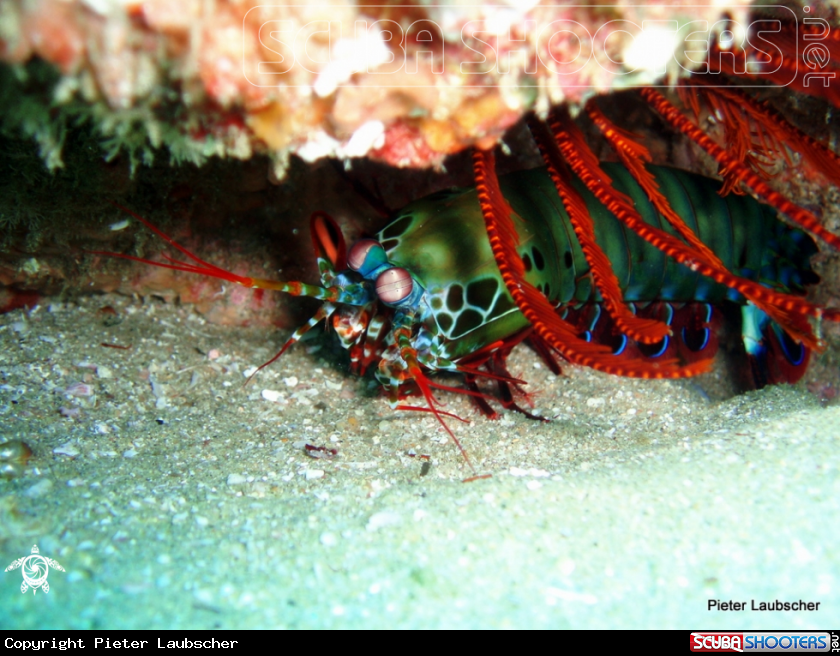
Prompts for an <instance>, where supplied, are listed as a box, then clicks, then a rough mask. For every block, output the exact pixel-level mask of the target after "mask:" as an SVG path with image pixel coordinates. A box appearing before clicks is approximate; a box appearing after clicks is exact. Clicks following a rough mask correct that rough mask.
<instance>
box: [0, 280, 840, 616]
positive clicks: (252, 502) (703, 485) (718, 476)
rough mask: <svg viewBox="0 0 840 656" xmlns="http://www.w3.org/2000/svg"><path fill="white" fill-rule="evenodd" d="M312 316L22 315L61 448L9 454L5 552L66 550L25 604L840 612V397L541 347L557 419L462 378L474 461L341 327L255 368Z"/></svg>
mask: <svg viewBox="0 0 840 656" xmlns="http://www.w3.org/2000/svg"><path fill="white" fill-rule="evenodd" d="M104 306H112V307H113V308H114V309H115V310H116V313H117V314H116V315H114V314H111V313H110V312H102V311H101V309H102V308H103V307H104ZM109 324H111V325H109ZM285 335H286V334H285V333H281V332H267V331H265V330H256V329H230V328H220V327H217V326H212V325H208V324H205V323H204V321H203V319H201V318H200V317H199V316H198V315H196V314H194V313H193V312H192V311H191V310H190V309H189V308H186V307H176V306H174V305H167V304H164V303H162V302H159V301H155V300H154V299H151V300H147V301H146V302H145V303H141V302H139V301H138V300H135V299H129V298H123V297H117V296H96V297H88V298H82V299H81V300H80V301H78V302H74V303H61V302H58V301H56V302H54V303H53V304H52V305H50V306H43V307H41V308H39V309H37V310H35V311H33V312H31V313H29V314H28V315H27V314H26V313H24V312H23V311H16V312H13V313H10V314H7V315H5V316H2V317H0V376H2V380H0V440H2V439H5V440H23V441H25V442H26V443H27V444H29V445H30V446H31V447H32V449H33V451H34V455H33V457H32V458H31V460H30V461H29V463H28V464H27V465H26V467H25V468H24V469H23V474H22V475H21V476H18V477H15V478H6V479H2V478H0V560H2V561H4V566H5V564H8V563H9V562H11V561H13V560H15V559H16V558H19V557H21V556H24V555H27V554H29V552H30V549H31V546H32V544H34V543H37V544H38V546H39V547H40V549H41V553H42V554H44V555H47V556H50V557H52V558H55V559H56V560H57V561H58V562H59V563H60V564H61V565H62V566H63V567H64V568H65V569H66V572H58V571H54V570H53V571H51V572H50V576H49V583H50V591H49V593H48V594H44V593H43V592H42V591H40V592H38V593H37V594H35V595H33V594H32V593H31V592H29V593H27V594H21V592H20V583H21V580H22V579H21V573H20V570H16V571H14V572H8V573H0V577H2V578H0V582H2V584H1V585H0V608H2V611H1V612H0V627H2V628H100V629H102V628H258V627H265V628H279V627H287V628H303V627H348V628H359V627H381V628H396V627H400V628H425V627H459V628H465V627H482V626H484V627H552V628H565V627H572V628H595V627H621V628H643V627H671V628H674V627H681V628H685V629H711V628H731V627H739V628H766V629H772V628H829V627H837V626H838V625H839V624H840V548H838V544H840V504H838V498H840V477H839V476H838V465H840V458H838V452H839V450H838V447H840V406H838V405H836V404H835V405H831V404H829V405H828V406H827V407H821V405H820V403H819V402H818V400H817V399H816V397H815V396H813V395H812V394H810V393H808V392H807V391H806V390H805V389H804V387H802V386H793V387H788V386H785V387H776V388H771V389H766V390H764V391H762V392H759V393H750V394H746V395H742V396H736V397H732V398H728V399H726V400H717V401H716V400H713V399H715V398H718V396H716V394H717V393H716V392H710V390H714V389H717V388H718V387H720V385H721V384H723V385H724V387H725V383H726V381H725V380H724V379H725V377H726V374H725V372H718V373H715V374H710V375H707V376H706V377H704V378H702V379H699V380H693V381H677V382H667V381H654V382H649V381H633V380H621V379H617V378H613V377H609V376H605V375H601V374H597V373H594V372H591V371H587V370H582V369H578V368H575V367H567V368H566V375H565V376H563V377H559V378H556V377H554V376H552V375H551V374H550V373H549V372H548V371H547V369H546V368H545V366H540V365H539V363H538V359H537V357H536V356H535V355H534V354H533V353H532V352H531V351H530V350H528V349H526V348H522V347H520V348H519V349H517V350H516V351H515V352H514V354H513V357H512V358H511V370H512V371H513V372H514V374H516V375H521V376H522V377H524V378H526V379H527V380H528V381H529V383H530V385H529V389H531V390H532V391H533V393H534V396H533V401H534V404H535V407H536V408H537V410H538V411H541V412H542V413H543V414H544V415H545V416H551V417H554V420H553V421H552V422H550V423H541V422H534V421H529V420H527V419H525V418H524V417H522V416H520V415H516V414H506V415H505V416H504V417H503V418H502V419H501V420H499V421H489V420H487V419H484V418H483V417H481V416H479V415H478V414H477V412H476V411H475V410H474V409H473V408H472V407H471V405H470V402H469V401H468V400H467V399H466V398H463V397H460V396H459V397H455V396H453V395H452V394H447V393H441V394H440V398H441V400H443V401H444V402H445V403H446V404H447V406H446V409H447V410H449V411H452V412H456V413H458V414H459V415H461V416H463V417H466V418H470V419H472V420H473V421H472V423H470V424H461V423H459V422H457V421H451V422H450V424H451V426H452V428H453V430H454V431H455V432H456V434H457V435H458V437H459V439H460V440H461V441H462V443H463V446H464V448H465V449H466V451H467V452H468V454H469V458H470V460H471V462H472V464H473V466H474V467H475V472H476V473H478V474H492V477H491V478H488V479H480V480H476V481H474V482H470V483H464V482H462V479H464V478H466V477H469V476H472V475H473V472H472V471H471V470H470V469H469V466H468V465H467V463H466V462H465V460H464V458H463V457H462V455H461V454H460V453H459V452H458V451H457V449H456V448H455V447H454V445H453V444H452V443H451V441H449V440H448V439H446V435H445V434H444V433H443V431H442V429H441V428H440V426H439V425H438V424H437V422H436V421H435V419H434V418H432V417H430V416H427V415H421V414H419V413H406V412H394V411H392V410H390V409H389V407H388V405H387V403H386V401H385V399H384V398H382V397H381V396H379V395H378V393H377V392H376V389H375V386H374V385H373V384H372V383H371V381H368V380H363V379H359V378H353V377H350V376H348V375H346V374H345V373H344V368H343V364H342V361H341V359H340V357H336V355H335V353H336V349H335V348H333V347H332V346H331V344H330V342H329V341H326V340H324V339H316V340H315V341H311V342H308V343H306V344H304V345H300V346H298V347H297V348H295V349H292V351H291V352H289V353H288V354H286V355H285V356H284V357H283V358H282V360H281V361H280V362H278V363H276V364H274V365H272V366H271V367H270V368H269V369H268V370H266V371H264V372H262V373H260V374H259V375H258V376H257V378H256V379H255V380H254V381H253V382H252V383H251V384H250V385H248V386H247V387H244V386H243V383H244V381H245V372H247V371H248V370H249V369H251V368H252V367H254V366H255V365H259V364H261V363H262V362H264V361H265V360H267V359H268V358H269V357H270V356H271V355H273V353H274V352H275V350H276V349H277V347H278V346H279V345H280V344H282V341H283V339H284V337H285ZM102 343H108V344H117V345H122V346H128V345H130V346H131V348H130V349H127V350H122V349H115V348H107V347H103V346H102ZM449 382H451V383H456V382H457V379H456V378H453V379H451V380H450V381H449ZM75 383H85V384H86V385H89V388H85V387H83V386H79V385H75ZM68 390H69V391H71V392H73V391H75V392H76V394H79V393H81V394H84V393H86V392H90V395H88V396H85V395H82V396H73V395H68V394H67V392H68ZM264 390H268V391H267V392H265V391H264ZM266 397H267V398H266ZM835 403H836V402H835ZM305 444H310V445H313V446H325V447H329V448H334V449H337V455H335V456H334V457H330V458H313V457H311V456H310V455H308V454H307V450H306V448H305V446H304V445H305ZM312 453H316V454H318V455H322V454H323V453H324V452H312ZM425 456H427V457H428V460H426V459H425V458H424V457H425ZM426 463H428V464H426ZM709 599H721V600H738V601H746V602H747V608H749V606H750V601H751V600H756V603H758V602H762V601H766V602H772V601H775V600H779V601H798V600H800V599H801V600H805V601H813V602H820V607H819V610H818V611H811V612H808V611H799V612H758V611H756V612H752V611H750V610H746V611H742V612H722V611H709V610H708V609H707V603H708V600H709Z"/></svg>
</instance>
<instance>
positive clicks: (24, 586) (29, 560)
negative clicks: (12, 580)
mask: <svg viewBox="0 0 840 656" xmlns="http://www.w3.org/2000/svg"><path fill="white" fill-rule="evenodd" d="M18 567H21V568H22V571H23V583H21V584H20V591H21V592H23V593H25V592H26V591H27V590H29V588H32V594H35V592H36V591H37V590H38V588H42V589H43V590H44V592H45V593H47V592H49V591H50V584H49V583H47V576H49V573H50V567H52V568H53V569H57V570H58V571H59V572H63V571H64V568H63V567H62V566H61V565H59V564H58V561H56V560H53V559H52V558H47V557H46V556H42V555H41V554H40V553H38V545H37V544H36V545H33V547H32V553H31V554H30V555H29V556H24V557H23V558H18V559H17V560H14V561H12V564H11V565H9V566H8V567H7V568H6V571H7V572H11V571H12V570H13V569H17V568H18Z"/></svg>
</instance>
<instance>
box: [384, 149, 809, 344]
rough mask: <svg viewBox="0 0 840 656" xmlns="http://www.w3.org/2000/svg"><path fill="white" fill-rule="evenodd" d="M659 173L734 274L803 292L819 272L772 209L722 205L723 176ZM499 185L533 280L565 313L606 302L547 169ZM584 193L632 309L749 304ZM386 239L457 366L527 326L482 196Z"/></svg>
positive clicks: (456, 198) (398, 226)
mask: <svg viewBox="0 0 840 656" xmlns="http://www.w3.org/2000/svg"><path fill="white" fill-rule="evenodd" d="M602 166H603V168H604V170H605V172H606V173H607V174H608V175H609V176H611V177H612V179H613V187H614V188H615V189H616V190H617V191H620V192H622V193H624V194H626V195H627V196H629V197H630V198H631V199H632V200H633V202H634V203H635V205H636V209H637V210H638V211H639V213H640V214H641V215H642V217H643V218H644V219H645V221H646V222H648V223H649V224H651V225H653V226H655V227H657V228H660V229H662V230H664V231H666V232H668V233H670V234H673V235H676V233H675V231H674V229H673V228H672V227H671V226H670V224H668V222H667V221H665V220H664V219H663V218H662V217H661V216H660V215H659V213H658V212H657V211H656V210H655V209H654V208H653V206H652V205H651V204H650V201H649V200H648V199H647V196H646V195H645V193H644V191H643V190H642V189H641V188H640V187H639V185H638V184H637V183H636V182H635V180H633V178H632V176H631V174H630V173H629V171H627V169H626V168H624V167H623V166H621V165H620V164H603V165H602ZM649 168H650V170H651V172H652V173H654V175H655V176H656V180H657V182H658V183H659V187H660V190H661V191H662V193H663V194H664V195H665V196H666V198H667V199H668V201H669V202H670V203H671V206H672V207H673V209H674V210H675V211H676V212H677V213H678V214H679V215H680V216H681V217H682V219H683V220H684V221H685V222H686V223H687V224H688V226H689V227H691V228H692V229H693V230H694V232H695V234H697V235H698V237H699V238H700V239H701V240H702V241H703V242H704V243H705V244H707V245H708V246H709V247H710V248H711V249H712V250H713V251H714V252H715V253H716V254H717V256H718V257H719V258H720V259H721V261H722V262H723V263H724V265H726V266H727V267H728V268H729V269H730V270H731V271H732V272H733V273H735V274H737V275H741V276H743V277H746V278H750V279H752V280H758V281H760V282H762V283H763V284H766V285H769V286H773V287H775V288H778V289H781V290H789V289H793V290H796V291H798V290H800V289H801V282H800V279H801V274H802V273H803V272H807V271H809V265H808V258H809V257H810V256H811V255H812V254H813V253H814V252H815V251H816V247H815V245H814V243H813V241H812V240H811V239H810V237H808V236H807V235H806V234H805V233H803V232H801V231H799V230H794V229H791V228H788V227H787V226H785V225H784V224H783V223H782V222H781V221H779V219H778V217H777V215H776V212H775V211H774V210H773V209H771V208H769V207H768V206H766V205H762V204H761V203H758V202H757V201H755V200H754V199H752V198H750V197H747V196H738V195H735V194H729V195H728V196H726V197H721V196H720V195H719V194H718V191H719V189H720V183H719V182H717V181H716V180H712V179H710V178H705V177H702V176H698V175H694V174H690V173H686V172H684V171H680V170H677V169H671V168H666V167H649ZM499 182H500V186H501V189H502V192H503V194H504V196H505V199H506V200H507V202H508V203H509V204H510V206H511V208H512V209H513V215H512V218H513V221H514V224H515V226H516V230H517V233H518V235H519V241H520V244H519V248H518V251H519V254H520V256H521V257H522V259H523V262H524V264H525V269H526V279H527V280H528V281H529V282H530V283H531V284H533V285H534V286H535V287H537V288H538V289H540V290H541V291H542V292H543V293H544V294H545V295H546V297H547V298H548V299H549V300H550V301H551V302H552V303H553V304H555V305H557V306H563V305H573V306H577V305H580V304H583V303H590V302H599V301H600V300H601V298H600V295H599V293H598V290H597V289H596V288H595V287H594V285H593V283H592V280H591V276H590V275H589V265H588V264H587V262H586V258H585V257H584V255H583V252H582V250H581V248H580V245H579V244H578V242H577V239H576V238H575V234H574V231H573V229H572V226H571V224H570V222H569V218H568V214H567V213H566V210H565V208H564V207H563V203H562V201H561V199H560V197H559V196H558V194H557V191H556V189H555V187H554V184H553V182H552V181H551V179H550V177H549V175H548V173H547V171H546V170H545V169H542V168H539V169H532V170H530V171H521V172H518V173H513V174H509V175H507V176H503V177H502V178H500V180H499ZM575 187H576V189H577V191H578V193H580V194H581V196H582V197H583V199H584V200H585V202H586V205H587V208H588V209H589V212H590V214H591V215H592V219H593V221H594V224H595V236H596V239H597V241H598V244H599V245H600V246H601V248H602V249H603V250H604V252H605V253H606V255H607V257H608V258H609V259H610V261H611V263H612V267H613V271H614V272H615V274H616V276H617V278H618V281H619V285H620V287H621V289H622V291H623V293H624V298H625V300H626V301H627V302H647V301H674V302H688V301H706V302H709V303H719V302H721V301H724V300H734V301H738V300H741V299H740V295H738V294H737V293H736V292H733V291H732V290H730V289H728V288H726V287H724V286H722V285H719V284H717V283H715V282H714V281H712V280H710V279H708V278H705V277H703V276H701V275H700V274H698V273H696V272H694V271H691V270H690V269H688V268H687V267H685V266H683V265H681V264H679V263H678V262H676V261H674V260H672V259H671V258H669V257H668V256H666V255H665V254H664V253H662V252H661V251H659V250H658V249H656V248H655V247H653V246H651V245H650V244H648V243H647V242H645V241H644V240H642V239H641V238H640V237H638V236H637V235H636V234H635V233H633V232H631V231H630V230H629V229H628V228H626V227H625V226H624V225H623V224H621V223H620V222H619V221H618V219H616V218H615V216H613V215H612V214H611V213H610V212H609V211H608V210H607V209H606V208H605V207H604V206H603V205H601V203H600V202H598V200H597V199H595V197H594V196H592V194H591V193H589V191H588V190H587V189H586V188H585V187H584V186H583V184H582V183H580V182H579V181H577V180H576V181H575ZM378 237H379V241H380V243H381V244H382V246H383V248H384V249H385V251H386V252H387V255H388V259H389V261H390V262H391V263H393V264H394V265H395V266H399V267H404V268H406V269H408V270H409V271H411V272H412V274H414V275H415V276H416V277H417V279H418V280H419V281H420V282H421V283H422V284H423V286H424V287H425V289H426V295H425V298H424V303H426V304H427V307H426V308H421V314H422V316H423V318H424V321H425V322H426V324H427V325H428V327H429V328H430V329H431V330H432V331H433V332H436V333H439V334H442V335H443V336H444V337H445V340H446V347H447V354H448V356H449V357H450V358H452V359H455V360H457V359H458V358H460V357H463V356H466V355H469V354H471V353H474V352H476V351H477V350H479V349H481V348H482V347H484V346H486V345H488V344H491V343H494V342H496V341H498V340H500V339H505V338H507V337H510V336H511V335H513V334H515V333H516V332H518V331H519V330H522V329H524V328H526V327H527V326H528V322H527V320H526V319H525V317H524V316H523V315H522V314H521V313H520V312H519V310H518V309H517V308H516V306H515V304H514V302H513V300H512V298H511V297H510V295H509V294H508V292H507V289H506V288H505V286H504V283H503V281H502V278H501V275H500V274H499V270H498V266H497V264H496V261H495V259H494V258H493V253H492V251H491V248H490V243H489V240H488V238H487V233H486V230H485V227H484V218H483V216H482V213H481V208H480V206H479V203H478V198H477V194H476V191H475V189H459V190H453V191H446V192H440V193H438V194H434V195H432V196H429V197H427V198H424V199H421V200H419V201H417V202H415V203H412V204H411V205H409V206H407V207H406V208H404V209H403V211H402V212H401V213H400V214H399V215H398V216H397V217H396V219H394V221H393V222H392V223H391V224H390V225H388V226H387V227H386V228H384V229H383V230H382V231H381V232H380V233H379V235H378ZM432 323H434V325H431V324H432Z"/></svg>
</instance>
